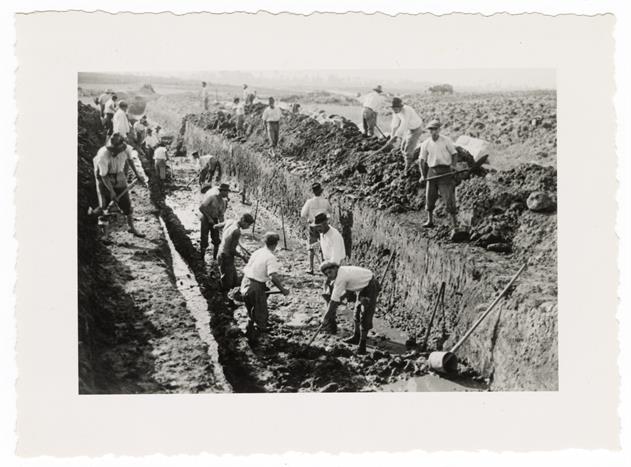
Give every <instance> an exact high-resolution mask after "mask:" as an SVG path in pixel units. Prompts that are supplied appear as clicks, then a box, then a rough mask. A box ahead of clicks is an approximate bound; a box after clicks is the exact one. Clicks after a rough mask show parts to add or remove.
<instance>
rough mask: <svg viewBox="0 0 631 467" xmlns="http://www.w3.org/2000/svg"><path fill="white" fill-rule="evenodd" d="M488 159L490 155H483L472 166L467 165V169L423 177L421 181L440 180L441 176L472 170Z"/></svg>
mask: <svg viewBox="0 0 631 467" xmlns="http://www.w3.org/2000/svg"><path fill="white" fill-rule="evenodd" d="M487 159H488V156H482V157H481V158H480V159H478V160H477V161H475V162H474V163H473V165H472V166H471V167H467V168H466V169H462V170H454V171H453V172H447V173H444V174H440V175H434V176H433V177H427V178H424V179H422V180H421V182H429V181H432V180H439V179H441V178H445V177H450V176H452V175H457V174H461V173H465V172H470V171H472V170H476V169H479V168H480V167H481V166H482V164H484V163H485V162H486V160H487Z"/></svg>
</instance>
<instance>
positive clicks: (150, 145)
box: [142, 128, 160, 157]
mask: <svg viewBox="0 0 631 467" xmlns="http://www.w3.org/2000/svg"><path fill="white" fill-rule="evenodd" d="M159 142H160V141H158V138H157V137H156V135H155V134H154V133H153V130H152V129H151V128H147V132H146V136H145V140H144V141H143V142H142V145H143V146H144V150H145V152H146V153H147V156H149V157H153V151H154V149H155V148H156V146H158V143H159Z"/></svg>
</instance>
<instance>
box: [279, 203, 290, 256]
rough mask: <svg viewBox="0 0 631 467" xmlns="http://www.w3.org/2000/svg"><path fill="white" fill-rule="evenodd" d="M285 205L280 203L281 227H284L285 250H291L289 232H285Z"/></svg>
mask: <svg viewBox="0 0 631 467" xmlns="http://www.w3.org/2000/svg"><path fill="white" fill-rule="evenodd" d="M284 211H285V205H284V204H281V205H280V225H281V228H282V229H283V246H284V247H283V250H286V251H289V248H287V234H286V232H285V214H284Z"/></svg>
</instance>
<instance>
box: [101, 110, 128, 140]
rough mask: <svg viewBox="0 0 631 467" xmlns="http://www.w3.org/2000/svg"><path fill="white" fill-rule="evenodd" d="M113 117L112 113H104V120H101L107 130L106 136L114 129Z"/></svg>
mask: <svg viewBox="0 0 631 467" xmlns="http://www.w3.org/2000/svg"><path fill="white" fill-rule="evenodd" d="M113 118H114V114H105V121H104V122H103V125H104V126H105V129H106V130H107V136H110V135H111V134H112V132H113V131H114V120H113ZM123 136H125V135H123Z"/></svg>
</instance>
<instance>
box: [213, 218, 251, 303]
mask: <svg viewBox="0 0 631 467" xmlns="http://www.w3.org/2000/svg"><path fill="white" fill-rule="evenodd" d="M252 224H254V217H252V214H250V213H247V212H246V213H245V214H243V215H242V216H241V217H240V218H239V220H235V219H230V220H227V221H226V222H225V223H218V224H216V225H215V226H214V228H215V229H221V228H223V234H222V236H221V243H220V244H219V256H218V260H217V262H218V264H219V274H220V276H219V281H220V283H221V288H222V289H223V290H224V291H226V292H227V291H228V290H230V289H232V288H233V287H238V286H239V284H241V279H240V278H239V277H238V274H237V269H236V267H235V265H234V257H235V256H238V257H239V258H241V259H242V260H243V261H245V262H246V263H247V262H248V260H249V259H250V258H249V256H248V254H247V253H246V252H243V253H240V252H239V251H237V246H240V245H239V239H240V238H241V229H247V228H249V227H250V226H251V225H252Z"/></svg>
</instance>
